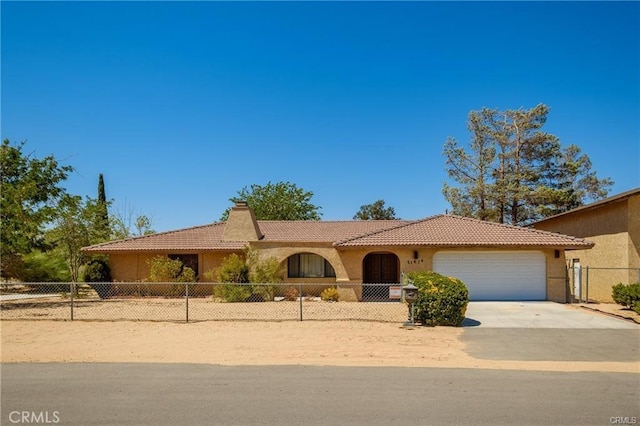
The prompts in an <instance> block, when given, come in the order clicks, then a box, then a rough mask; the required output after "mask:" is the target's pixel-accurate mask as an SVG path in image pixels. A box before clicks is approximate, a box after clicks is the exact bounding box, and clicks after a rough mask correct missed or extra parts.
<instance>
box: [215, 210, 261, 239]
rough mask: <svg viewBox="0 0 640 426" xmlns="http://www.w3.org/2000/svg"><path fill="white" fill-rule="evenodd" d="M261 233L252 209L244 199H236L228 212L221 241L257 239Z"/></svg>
mask: <svg viewBox="0 0 640 426" xmlns="http://www.w3.org/2000/svg"><path fill="white" fill-rule="evenodd" d="M262 237H263V235H262V232H260V227H259V226H258V221H257V220H256V215H255V213H253V210H251V208H249V205H248V204H247V202H246V201H238V202H237V203H236V205H235V206H234V207H233V208H232V209H231V211H230V212H229V217H228V218H227V222H226V223H225V225H224V232H223V233H222V240H223V241H258V240H260V239H262Z"/></svg>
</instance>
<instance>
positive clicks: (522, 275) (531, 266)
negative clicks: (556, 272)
mask: <svg viewBox="0 0 640 426" xmlns="http://www.w3.org/2000/svg"><path fill="white" fill-rule="evenodd" d="M433 270H434V271H435V272H438V273H439V274H442V275H447V276H451V277H456V278H459V279H461V280H462V281H463V282H464V283H465V284H466V285H467V288H468V289H469V299H470V300H546V298H547V291H546V287H547V286H546V262H545V257H544V254H543V253H542V252H539V251H440V252H438V253H436V254H435V255H434V257H433Z"/></svg>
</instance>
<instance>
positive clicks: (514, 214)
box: [443, 104, 613, 225]
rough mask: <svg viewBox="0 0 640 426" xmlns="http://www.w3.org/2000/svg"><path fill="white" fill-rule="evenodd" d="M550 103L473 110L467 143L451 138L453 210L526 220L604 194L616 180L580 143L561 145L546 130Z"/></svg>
mask: <svg viewBox="0 0 640 426" xmlns="http://www.w3.org/2000/svg"><path fill="white" fill-rule="evenodd" d="M548 113H549V108H548V107H547V106H546V105H543V104H540V105H537V106H535V107H534V108H531V109H529V110H525V109H517V110H506V111H499V110H497V109H490V108H483V109H482V110H480V111H471V113H469V120H468V128H469V131H470V132H471V140H470V142H469V145H468V147H467V148H465V147H461V146H460V145H459V144H458V142H457V141H456V140H455V139H453V138H449V139H447V141H446V143H445V145H444V151H443V155H444V156H445V158H446V169H447V172H448V174H449V177H450V178H451V179H452V181H454V182H455V183H457V185H449V184H447V183H445V184H444V187H443V193H444V196H445V198H446V199H447V200H448V201H449V203H450V204H451V206H452V207H453V212H454V213H455V214H459V215H462V216H469V217H475V218H478V219H482V220H489V221H495V222H499V223H509V224H512V225H526V224H529V223H531V222H532V221H535V220H538V219H541V218H543V217H545V216H548V215H550V214H555V213H561V212H564V211H567V210H570V209H572V208H575V207H578V206H580V205H582V204H584V203H585V202H589V201H594V200H598V199H600V198H604V197H605V196H606V195H607V193H608V189H609V187H611V185H612V183H613V182H612V181H611V180H610V179H608V178H604V179H600V178H598V177H597V176H596V173H595V172H594V171H592V170H591V161H590V160H589V157H587V155H586V154H582V153H581V151H580V148H578V147H577V146H575V145H571V146H569V147H567V148H565V149H563V148H562V146H561V143H560V140H559V139H558V138H557V137H556V136H554V135H552V134H550V133H546V132H544V131H543V129H542V128H543V126H544V124H545V123H546V121H547V115H548Z"/></svg>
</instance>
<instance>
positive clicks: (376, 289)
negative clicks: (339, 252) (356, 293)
mask: <svg viewBox="0 0 640 426" xmlns="http://www.w3.org/2000/svg"><path fill="white" fill-rule="evenodd" d="M398 265H399V260H398V256H396V255H395V254H393V253H389V252H379V253H369V254H368V255H366V256H365V258H364V260H363V262H362V278H363V286H362V300H368V301H371V300H388V299H389V286H380V285H371V284H396V283H398V282H399V281H400V275H399V266H398ZM368 284H369V285H368Z"/></svg>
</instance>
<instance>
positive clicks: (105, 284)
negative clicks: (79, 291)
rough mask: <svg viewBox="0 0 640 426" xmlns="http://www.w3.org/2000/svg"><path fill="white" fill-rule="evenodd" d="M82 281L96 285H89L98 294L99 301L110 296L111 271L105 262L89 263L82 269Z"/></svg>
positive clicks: (111, 291) (94, 261) (93, 261)
mask: <svg viewBox="0 0 640 426" xmlns="http://www.w3.org/2000/svg"><path fill="white" fill-rule="evenodd" d="M83 279H84V282H86V283H98V284H89V285H90V286H91V288H93V289H94V290H95V291H96V293H98V296H100V298H101V299H105V298H107V297H109V296H111V295H112V293H113V288H112V284H111V283H110V281H111V270H110V269H109V265H108V264H107V262H106V261H104V260H102V259H94V260H92V261H90V262H89V263H88V264H87V266H86V267H85V268H84V272H83Z"/></svg>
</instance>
